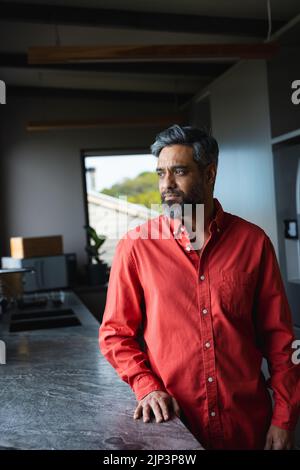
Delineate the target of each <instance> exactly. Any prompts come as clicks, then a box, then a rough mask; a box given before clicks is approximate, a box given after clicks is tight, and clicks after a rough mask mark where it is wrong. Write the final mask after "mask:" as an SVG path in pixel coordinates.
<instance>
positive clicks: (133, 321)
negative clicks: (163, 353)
mask: <svg viewBox="0 0 300 470" xmlns="http://www.w3.org/2000/svg"><path fill="white" fill-rule="evenodd" d="M131 247H132V245H131V243H130V241H128V240H127V239H126V238H122V239H121V240H120V241H119V242H118V244H117V247H116V251H115V255H114V259H113V263H112V267H111V271H110V277H109V285H108V291H107V299H106V305H105V310H104V315H103V321H102V324H101V326H100V329H99V345H100V350H101V352H102V354H103V355H104V356H105V357H106V359H107V360H108V362H109V363H110V364H111V365H112V366H113V367H114V368H115V370H116V372H117V373H118V375H119V376H120V378H121V379H122V380H123V381H125V382H126V383H128V384H129V385H130V387H131V388H132V390H133V391H134V393H135V396H136V398H137V400H141V399H142V398H143V397H144V396H146V395H147V394H148V393H150V392H152V391H154V390H165V389H164V385H163V383H162V381H161V380H160V379H159V377H157V376H156V375H155V374H154V373H153V371H152V370H151V368H150V366H149V361H148V356H147V354H146V353H145V352H144V351H143V348H142V346H141V342H140V340H139V334H140V333H141V331H142V325H143V315H144V308H143V306H144V296H143V289H142V286H141V283H140V280H139V276H138V272H137V269H136V266H135V261H134V259H133V256H132V253H131V249H132V248H131Z"/></svg>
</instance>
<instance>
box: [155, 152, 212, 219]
mask: <svg viewBox="0 0 300 470" xmlns="http://www.w3.org/2000/svg"><path fill="white" fill-rule="evenodd" d="M209 166H211V165H209ZM156 172H157V174H158V177H159V191H160V195H161V202H162V204H163V205H166V206H167V207H168V206H169V207H170V206H172V205H175V204H178V205H180V206H181V209H182V210H183V205H184V204H192V205H195V204H204V203H205V200H206V198H207V195H208V194H209V192H210V191H212V185H211V184H209V181H211V179H210V178H208V176H209V175H208V173H209V168H208V167H206V168H205V169H203V170H202V169H200V167H199V165H198V164H197V163H196V162H195V161H194V159H193V148H192V147H189V146H187V145H171V146H168V147H165V148H163V149H162V151H161V152H160V154H159V158H158V163H157V168H156ZM173 217H176V215H175V216H174V215H173Z"/></svg>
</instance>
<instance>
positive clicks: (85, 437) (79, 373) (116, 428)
mask: <svg viewBox="0 0 300 470" xmlns="http://www.w3.org/2000/svg"><path fill="white" fill-rule="evenodd" d="M65 304H66V305H65V306H70V307H71V308H73V310H74V311H75V313H76V315H77V317H78V318H79V320H80V321H81V326H73V327H64V328H55V329H48V330H35V331H26V332H18V333H9V332H8V330H7V325H6V322H5V321H3V320H2V321H0V339H1V340H3V341H5V343H6V364H5V365H0V381H1V386H0V449H105V450H138V449H145V450H160V449H165V450H167V449H168V450H179V449H180V450H184V449H187V450H191V449H201V445H200V444H199V442H198V441H197V440H196V439H195V438H194V437H193V435H192V434H191V433H190V432H189V431H188V430H187V429H186V427H185V426H184V425H183V423H182V422H181V421H180V420H179V419H178V418H176V417H174V418H172V419H171V420H170V421H167V422H164V423H160V424H157V423H155V422H151V423H143V421H142V420H134V419H133V412H134V409H135V406H136V400H135V397H134V394H133V392H132V391H131V389H130V388H129V386H128V385H127V384H125V383H124V382H122V381H121V379H120V378H119V377H118V376H117V374H116V372H115V371H114V369H113V368H112V367H111V366H110V365H109V364H108V363H107V361H106V360H105V359H104V358H103V357H102V355H101V353H100V351H99V347H98V329H99V324H98V322H97V321H96V320H95V319H94V318H93V316H92V315H91V314H90V312H89V311H88V310H87V309H86V308H85V306H84V305H83V304H82V303H81V302H80V301H79V299H78V298H77V297H76V295H75V294H74V293H72V292H68V293H66V297H65Z"/></svg>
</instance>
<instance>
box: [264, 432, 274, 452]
mask: <svg viewBox="0 0 300 470" xmlns="http://www.w3.org/2000/svg"><path fill="white" fill-rule="evenodd" d="M271 449H272V437H271V436H269V435H268V434H267V438H266V444H265V447H264V450H271Z"/></svg>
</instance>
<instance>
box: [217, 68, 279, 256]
mask: <svg viewBox="0 0 300 470" xmlns="http://www.w3.org/2000/svg"><path fill="white" fill-rule="evenodd" d="M208 91H209V93H210V103H211V123H212V132H213V135H214V136H215V137H216V139H217V141H218V143H219V146H220V160H219V162H220V163H219V168H218V175H217V182H216V187H215V195H216V197H217V198H219V200H220V202H221V203H222V205H223V207H224V209H225V210H227V211H229V212H232V213H234V214H237V215H239V216H240V217H243V218H245V219H247V220H249V221H251V222H253V223H255V224H257V225H259V226H260V227H262V228H263V229H264V230H265V231H266V233H267V234H268V235H269V236H270V238H271V240H272V242H273V244H274V247H275V249H276V250H277V249H278V240H277V228H276V208H275V190H274V171H273V156H272V148H271V135H270V117H269V104H268V84H267V74H266V64H265V62H264V61H247V62H246V61H245V62H241V63H239V64H237V65H235V66H234V67H232V68H231V69H230V70H229V71H227V72H226V73H225V74H224V75H223V76H222V77H220V78H218V79H217V80H216V81H215V82H213V83H212V84H211V85H210V86H209V87H208Z"/></svg>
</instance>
